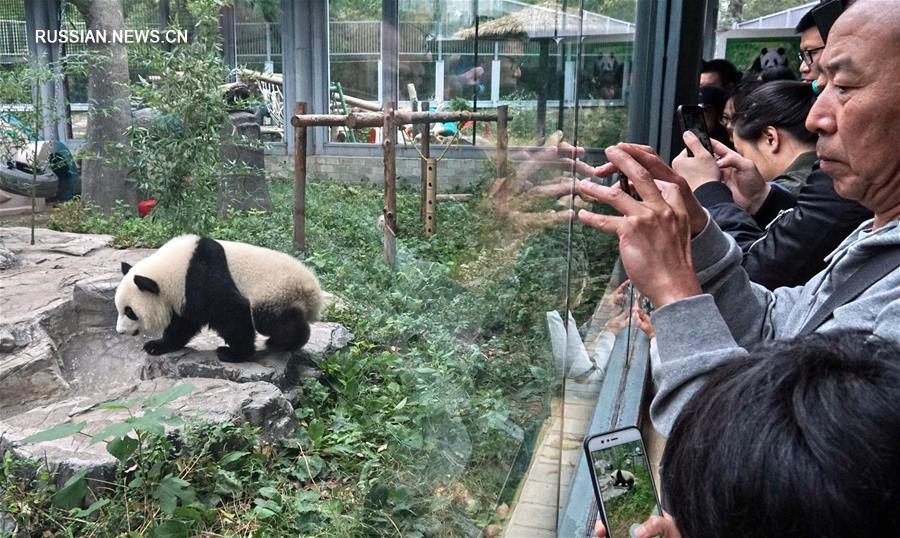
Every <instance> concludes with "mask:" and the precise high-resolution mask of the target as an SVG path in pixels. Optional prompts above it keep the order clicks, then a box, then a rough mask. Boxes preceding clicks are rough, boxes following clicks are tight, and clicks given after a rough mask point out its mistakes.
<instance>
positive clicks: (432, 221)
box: [425, 158, 437, 237]
mask: <svg viewBox="0 0 900 538" xmlns="http://www.w3.org/2000/svg"><path fill="white" fill-rule="evenodd" d="M425 169H426V176H427V178H426V180H427V181H426V184H425V237H431V236H432V235H434V233H435V232H436V231H437V218H436V217H437V160H436V159H431V158H429V159H428V160H426V161H425Z"/></svg>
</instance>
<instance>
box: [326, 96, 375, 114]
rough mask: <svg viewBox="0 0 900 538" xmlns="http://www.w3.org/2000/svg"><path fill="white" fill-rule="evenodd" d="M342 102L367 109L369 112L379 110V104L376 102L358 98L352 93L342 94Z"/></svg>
mask: <svg viewBox="0 0 900 538" xmlns="http://www.w3.org/2000/svg"><path fill="white" fill-rule="evenodd" d="M334 95H337V94H334ZM344 102H345V103H347V104H348V105H350V106H352V107H356V108H361V109H363V110H369V111H371V112H379V111H380V110H381V105H379V104H378V103H375V102H373V101H366V100H365V99H360V98H358V97H353V96H352V95H347V94H346V93H345V94H344Z"/></svg>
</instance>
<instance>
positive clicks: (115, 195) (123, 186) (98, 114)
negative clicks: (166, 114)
mask: <svg viewBox="0 0 900 538" xmlns="http://www.w3.org/2000/svg"><path fill="white" fill-rule="evenodd" d="M69 1H70V2H72V4H74V5H75V7H77V8H78V11H79V12H80V13H81V16H82V17H83V18H84V21H85V24H86V26H87V29H88V30H105V31H106V34H107V36H111V35H112V32H113V30H122V29H124V28H125V16H124V13H123V10H122V0H69ZM92 52H93V53H94V54H96V55H97V59H96V61H93V62H92V66H91V67H90V70H89V72H88V102H89V103H91V110H90V113H89V115H88V125H87V143H86V144H85V148H84V150H83V153H82V155H83V160H82V168H81V181H82V196H83V198H84V200H85V201H86V202H88V203H90V204H93V205H95V206H97V207H99V208H100V209H101V210H102V211H104V212H110V211H112V210H113V209H115V207H116V201H117V200H122V201H123V202H125V203H126V204H127V206H128V208H129V209H131V210H132V211H134V210H135V209H136V207H137V201H138V194H137V190H136V189H135V188H134V186H133V185H132V184H131V183H128V182H127V181H126V180H127V178H128V153H129V147H130V142H129V140H128V136H127V134H126V130H127V129H128V126H129V125H130V124H131V109H130V103H129V101H130V92H129V89H128V54H127V52H126V50H125V45H124V44H122V43H112V39H111V38H109V37H108V38H107V43H101V44H97V45H93V46H92Z"/></svg>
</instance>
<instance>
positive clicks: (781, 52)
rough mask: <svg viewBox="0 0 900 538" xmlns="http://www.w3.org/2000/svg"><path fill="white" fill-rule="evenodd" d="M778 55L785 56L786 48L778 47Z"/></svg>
mask: <svg viewBox="0 0 900 538" xmlns="http://www.w3.org/2000/svg"><path fill="white" fill-rule="evenodd" d="M778 54H780V55H782V56H784V47H778Z"/></svg>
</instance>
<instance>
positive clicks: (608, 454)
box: [590, 439, 659, 538]
mask: <svg viewBox="0 0 900 538" xmlns="http://www.w3.org/2000/svg"><path fill="white" fill-rule="evenodd" d="M590 454H591V463H592V464H593V465H592V467H593V471H594V473H595V479H596V482H595V483H596V485H597V488H598V489H599V490H600V497H601V500H602V502H603V512H604V513H605V514H606V526H607V529H606V530H607V536H608V537H609V538H625V537H629V536H631V537H633V536H634V531H635V529H637V527H639V526H640V525H641V523H643V522H645V521H647V518H649V517H650V516H652V515H659V504H658V503H657V500H656V491H655V490H654V488H653V480H652V479H651V478H650V465H649V463H648V462H647V456H646V455H645V454H644V447H643V444H642V443H641V441H640V440H639V439H638V440H635V441H628V442H625V443H622V444H619V445H613V446H609V447H603V448H599V449H596V450H591V452H590Z"/></svg>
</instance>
